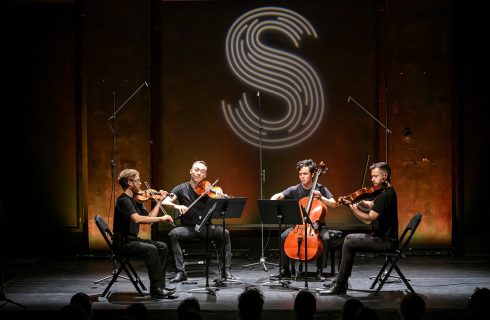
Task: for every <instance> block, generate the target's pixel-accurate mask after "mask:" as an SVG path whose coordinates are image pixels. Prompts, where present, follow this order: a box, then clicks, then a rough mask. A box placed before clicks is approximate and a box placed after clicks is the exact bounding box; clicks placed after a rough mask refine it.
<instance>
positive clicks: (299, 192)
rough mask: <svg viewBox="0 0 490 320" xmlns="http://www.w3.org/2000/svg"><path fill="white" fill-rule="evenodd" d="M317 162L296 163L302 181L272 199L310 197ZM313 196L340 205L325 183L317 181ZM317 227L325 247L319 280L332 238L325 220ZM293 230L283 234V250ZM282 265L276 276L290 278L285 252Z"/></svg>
mask: <svg viewBox="0 0 490 320" xmlns="http://www.w3.org/2000/svg"><path fill="white" fill-rule="evenodd" d="M315 168H316V164H315V162H313V160H311V159H307V160H302V161H299V162H298V163H297V164H296V170H298V175H299V181H300V182H301V183H299V184H297V185H293V186H290V187H288V188H287V189H285V190H284V191H282V192H279V193H276V194H274V195H273V196H272V197H271V200H281V199H294V200H298V201H299V200H301V199H303V198H305V197H306V198H308V197H309V195H310V192H311V188H312V187H313V182H314V181H313V176H314V172H315ZM313 196H314V198H315V199H318V200H320V201H321V202H322V203H323V204H325V205H326V206H329V207H331V208H337V207H338V206H339V205H338V203H337V202H336V201H335V199H334V196H333V195H332V193H331V192H330V191H329V190H328V189H327V188H326V187H325V186H323V185H321V184H319V183H317V184H316V186H315V187H314V189H313ZM314 227H315V229H316V228H318V231H319V235H320V238H321V239H322V242H323V248H325V249H324V250H323V252H322V254H321V255H320V257H319V258H318V259H317V263H316V266H317V270H316V273H315V278H316V279H318V280H321V279H322V274H323V268H324V267H325V265H326V262H327V250H326V248H328V242H329V240H330V236H329V232H328V229H327V226H326V225H325V221H324V220H323V221H316V222H315V226H314ZM292 230H293V227H290V228H288V229H286V230H285V231H284V232H283V233H282V234H281V239H282V243H283V246H282V250H284V240H285V239H286V238H287V237H288V235H289V233H290V232H291V231H292ZM283 257H284V258H283V260H282V266H281V269H280V271H279V272H280V273H278V274H276V275H274V276H275V277H279V276H281V278H290V277H291V270H290V267H289V266H290V259H289V257H288V256H287V255H286V254H283Z"/></svg>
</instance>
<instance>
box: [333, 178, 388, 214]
mask: <svg viewBox="0 0 490 320" xmlns="http://www.w3.org/2000/svg"><path fill="white" fill-rule="evenodd" d="M384 188H385V185H384V184H383V183H380V184H378V185H375V186H373V187H371V188H361V189H359V190H357V191H354V192H352V193H351V194H349V195H346V196H343V197H340V198H339V203H341V204H345V205H347V201H349V202H351V203H354V204H355V203H359V202H361V201H370V200H373V199H374V198H376V196H377V195H378V194H379V193H380V192H381V191H382V190H384ZM358 209H359V210H361V211H363V212H369V210H370V208H368V207H366V206H362V205H359V206H358Z"/></svg>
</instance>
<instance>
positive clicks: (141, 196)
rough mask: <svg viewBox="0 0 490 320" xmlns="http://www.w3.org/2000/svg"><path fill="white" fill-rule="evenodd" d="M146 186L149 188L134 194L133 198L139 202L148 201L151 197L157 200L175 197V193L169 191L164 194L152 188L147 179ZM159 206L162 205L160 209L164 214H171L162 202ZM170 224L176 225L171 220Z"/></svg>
mask: <svg viewBox="0 0 490 320" xmlns="http://www.w3.org/2000/svg"><path fill="white" fill-rule="evenodd" d="M145 186H146V188H147V189H146V190H144V191H140V192H138V193H136V194H134V195H133V198H134V199H135V200H136V201H137V202H145V201H148V200H150V199H152V200H155V201H161V200H163V199H165V198H166V197H173V196H174V194H173V193H167V195H166V196H163V193H162V192H160V191H157V190H155V189H152V188H150V185H149V184H148V182H146V181H145ZM159 207H160V210H161V211H162V213H163V215H169V214H168V213H167V211H165V208H164V207H163V205H162V204H161V203H159ZM170 225H171V226H172V227H176V225H175V223H174V222H170Z"/></svg>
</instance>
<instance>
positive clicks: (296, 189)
mask: <svg viewBox="0 0 490 320" xmlns="http://www.w3.org/2000/svg"><path fill="white" fill-rule="evenodd" d="M315 190H318V191H320V193H321V195H322V196H324V197H325V198H327V199H330V198H333V195H332V193H331V192H330V191H329V190H328V189H327V187H325V186H323V185H321V184H319V183H317V184H316V188H315ZM310 191H311V189H305V188H304V187H303V185H302V184H301V183H300V184H297V185H295V186H291V187H289V188H287V189H286V190H284V191H283V192H282V194H283V195H284V198H285V199H293V200H298V201H300V200H301V199H303V198H309V196H310ZM306 206H307V205H304V207H306ZM305 209H306V208H305ZM310 218H311V219H312V220H314V217H313V216H311V213H310ZM318 218H320V219H318V220H320V221H318V222H317V221H312V222H317V223H318V224H319V225H324V224H325V221H324V219H325V217H323V219H322V218H321V217H318Z"/></svg>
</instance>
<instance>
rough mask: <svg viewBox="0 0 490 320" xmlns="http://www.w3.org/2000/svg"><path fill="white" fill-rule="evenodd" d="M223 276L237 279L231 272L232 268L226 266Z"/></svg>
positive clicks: (227, 278)
mask: <svg viewBox="0 0 490 320" xmlns="http://www.w3.org/2000/svg"><path fill="white" fill-rule="evenodd" d="M221 278H222V279H225V280H236V278H235V276H234V275H233V274H231V270H230V268H225V271H224V273H223V272H222V273H221Z"/></svg>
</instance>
